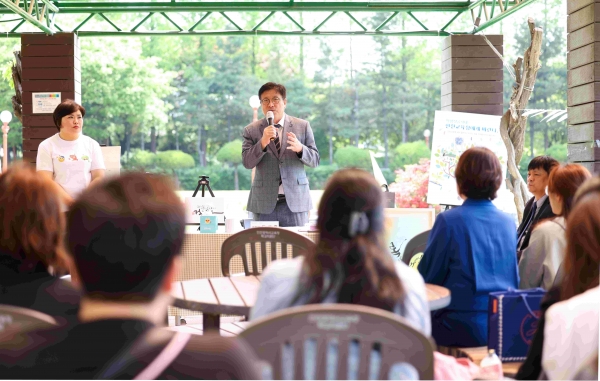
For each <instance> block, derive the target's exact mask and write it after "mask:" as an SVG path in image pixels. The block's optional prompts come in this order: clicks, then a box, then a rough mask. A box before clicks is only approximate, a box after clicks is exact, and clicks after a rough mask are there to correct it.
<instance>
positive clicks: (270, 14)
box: [252, 12, 275, 30]
mask: <svg viewBox="0 0 600 381" xmlns="http://www.w3.org/2000/svg"><path fill="white" fill-rule="evenodd" d="M274 14H275V12H271V13H269V14H268V15H267V17H265V18H264V19H263V20H262V21H261V22H259V23H258V24H256V26H255V27H254V28H252V30H257V29H258V28H260V26H261V25H262V24H264V23H265V21H267V20H268V19H269V18H270V17H271V16H273V15H274Z"/></svg>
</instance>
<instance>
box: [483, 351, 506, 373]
mask: <svg viewBox="0 0 600 381" xmlns="http://www.w3.org/2000/svg"><path fill="white" fill-rule="evenodd" d="M479 368H480V369H479V377H478V378H479V379H480V380H501V379H502V378H503V376H504V374H503V372H502V362H501V361H500V359H499V358H498V356H497V355H496V352H495V351H494V350H493V349H490V350H489V352H488V355H487V356H486V357H485V358H484V359H483V360H481V364H480V365H479Z"/></svg>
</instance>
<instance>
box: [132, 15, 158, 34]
mask: <svg viewBox="0 0 600 381" xmlns="http://www.w3.org/2000/svg"><path fill="white" fill-rule="evenodd" d="M153 14H154V13H153V12H150V13H148V15H147V16H146V17H144V18H143V19H142V21H140V22H139V23H137V25H136V26H134V27H133V28H132V29H131V31H132V32H135V31H136V30H137V28H139V27H140V26H142V24H143V23H145V22H146V20H148V19H149V18H150V17H152V15H153Z"/></svg>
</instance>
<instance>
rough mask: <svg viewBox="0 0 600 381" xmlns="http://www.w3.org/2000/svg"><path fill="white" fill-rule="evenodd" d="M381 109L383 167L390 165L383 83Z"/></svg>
mask: <svg viewBox="0 0 600 381" xmlns="http://www.w3.org/2000/svg"><path fill="white" fill-rule="evenodd" d="M381 100H382V109H381V121H382V124H383V147H384V148H383V149H384V151H385V160H384V162H383V167H384V168H389V166H390V160H389V157H388V128H387V109H386V107H385V106H386V104H387V103H386V102H387V89H386V87H385V85H383V96H382V99H381Z"/></svg>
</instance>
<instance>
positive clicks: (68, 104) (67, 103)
mask: <svg viewBox="0 0 600 381" xmlns="http://www.w3.org/2000/svg"><path fill="white" fill-rule="evenodd" d="M76 111H81V116H82V117H83V116H85V108H84V107H83V106H82V105H80V104H79V103H77V102H75V101H74V100H72V99H65V100H64V101H63V102H62V103H61V104H59V105H58V106H56V108H55V109H54V113H52V118H53V119H54V125H55V126H56V128H57V129H58V132H60V123H61V121H62V118H64V117H65V116H67V115H71V114H72V113H74V112H76Z"/></svg>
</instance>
